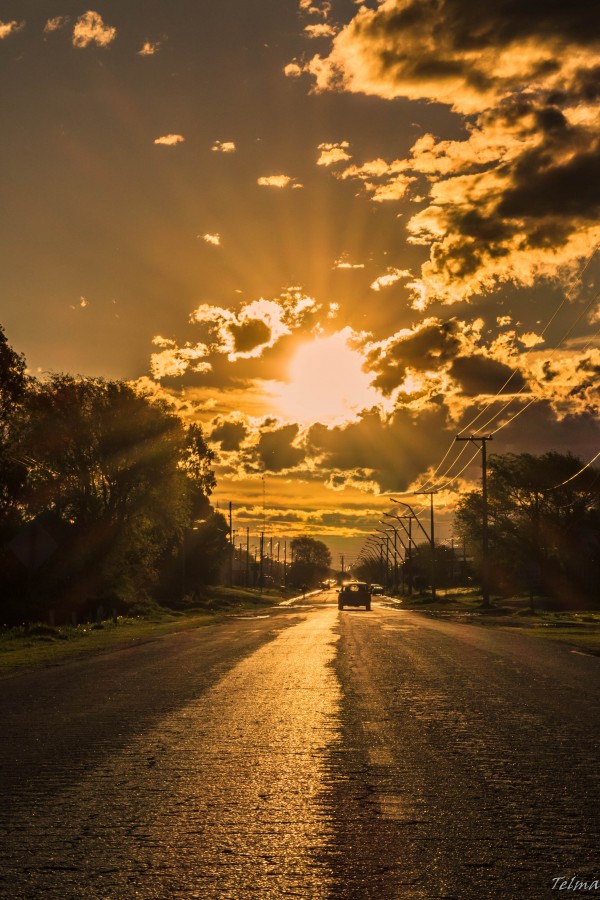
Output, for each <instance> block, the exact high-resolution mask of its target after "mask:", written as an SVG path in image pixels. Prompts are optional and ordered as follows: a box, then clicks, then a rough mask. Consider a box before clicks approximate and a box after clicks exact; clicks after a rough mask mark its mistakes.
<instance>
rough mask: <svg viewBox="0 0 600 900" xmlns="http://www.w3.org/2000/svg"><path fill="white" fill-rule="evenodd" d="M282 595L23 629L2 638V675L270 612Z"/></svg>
mask: <svg viewBox="0 0 600 900" xmlns="http://www.w3.org/2000/svg"><path fill="white" fill-rule="evenodd" d="M281 599H282V596H281V593H280V592H279V591H274V590H265V591H263V593H262V594H261V595H259V594H257V593H256V591H248V590H244V589H243V588H239V589H238V588H222V587H215V588H209V589H207V590H206V592H205V594H204V595H203V597H202V598H201V599H199V600H198V601H196V603H195V604H192V602H191V601H190V602H189V603H188V604H186V609H185V610H184V611H180V610H171V609H165V608H164V607H159V606H156V607H152V608H151V609H149V610H148V611H147V612H146V613H145V614H143V615H135V616H133V615H132V616H119V617H118V618H117V619H116V620H113V619H107V620H104V621H102V622H94V623H86V624H81V625H60V626H52V625H46V624H43V623H36V624H30V625H29V626H25V625H21V626H18V627H16V628H10V629H6V630H5V631H1V632H0V675H2V674H5V673H9V672H12V671H15V670H19V669H23V668H27V667H31V666H42V665H59V664H60V663H63V662H66V661H67V660H69V659H73V658H76V657H78V656H82V655H83V654H87V653H97V652H102V651H107V650H117V649H120V648H123V647H130V646H133V645H135V644H140V643H144V642H146V641H151V640H156V639H158V638H160V637H162V636H164V635H167V634H173V633H174V632H176V631H188V630H190V629H194V628H201V627H203V626H206V625H211V624H213V623H215V622H218V621H222V620H223V619H225V618H227V616H229V615H232V614H235V613H236V612H237V613H239V612H252V611H258V610H260V609H264V608H265V607H267V606H272V605H273V604H276V603H278V602H279V601H280V600H281Z"/></svg>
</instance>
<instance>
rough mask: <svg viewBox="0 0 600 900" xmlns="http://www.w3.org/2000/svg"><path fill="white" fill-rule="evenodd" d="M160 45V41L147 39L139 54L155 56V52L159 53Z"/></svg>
mask: <svg viewBox="0 0 600 900" xmlns="http://www.w3.org/2000/svg"><path fill="white" fill-rule="evenodd" d="M160 46H161V42H160V41H145V43H144V44H143V45H142V47H141V48H140V49H139V50H138V56H154V54H155V53H158V51H159V49H160Z"/></svg>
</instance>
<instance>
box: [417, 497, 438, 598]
mask: <svg viewBox="0 0 600 900" xmlns="http://www.w3.org/2000/svg"><path fill="white" fill-rule="evenodd" d="M416 493H417V494H425V495H427V494H429V500H430V504H431V505H430V510H431V513H430V528H431V599H432V600H436V599H437V597H436V558H435V531H434V520H433V495H434V494H437V491H416Z"/></svg>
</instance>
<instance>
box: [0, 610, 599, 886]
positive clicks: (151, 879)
mask: <svg viewBox="0 0 600 900" xmlns="http://www.w3.org/2000/svg"><path fill="white" fill-rule="evenodd" d="M332 600H333V595H330V596H329V597H328V598H326V601H328V602H323V600H319V601H318V602H315V603H314V604H313V605H312V606H306V607H300V608H284V609H279V610H270V611H267V613H265V614H264V615H263V616H259V617H247V618H244V617H239V618H232V619H229V620H228V621H226V622H225V623H223V624H215V625H212V626H209V627H206V628H202V629H199V630H197V631H194V632H183V633H180V634H176V635H171V636H169V637H165V638H161V639H160V640H157V641H154V642H151V643H146V644H143V645H141V646H138V647H135V648H131V649H126V650H121V651H116V652H112V653H105V654H102V655H99V656H94V657H88V658H86V659H82V660H79V661H75V662H69V663H66V664H63V665H60V666H56V667H49V668H45V669H43V670H41V671H37V672H28V673H21V674H17V675H12V676H9V677H5V678H3V679H1V680H0V722H1V723H2V742H1V743H0V790H1V792H2V807H1V809H0V897H2V898H11V900H13V898H15V900H17V898H36V900H37V898H111V900H112V898H130V897H140V898H170V897H175V898H176V897H199V898H208V900H212V898H215V900H216V898H219V900H222V898H223V900H228V898H236V900H237V898H246V897H257V898H261V900H262V898H268V900H270V898H279V897H301V898H306V900H318V898H331V900H337V898H341V900H344V898H348V900H350V898H381V900H388V898H389V900H393V898H403V900H422V898H423V900H424V898H459V900H463V898H465V900H482V898H498V900H513V898H514V900H517V898H535V900H538V898H546V897H554V896H557V893H556V892H557V891H559V890H560V889H561V885H563V887H562V890H563V891H567V890H573V887H574V886H575V885H576V883H577V882H578V881H581V882H585V881H587V882H588V883H589V882H591V881H592V880H593V879H595V878H597V879H600V859H599V855H600V854H599V852H598V848H599V847H600V814H599V811H598V778H599V773H598V746H599V737H600V715H599V712H600V689H599V686H600V678H599V674H598V673H599V667H600V659H598V658H596V657H592V656H588V655H585V654H582V653H575V652H573V651H571V650H569V649H568V648H565V647H563V646H557V645H555V644H553V643H551V642H545V641H543V640H539V639H535V638H530V637H526V636H523V635H519V634H514V633H510V632H504V631H498V630H495V629H487V628H482V627H476V626H471V625H467V624H462V623H460V622H448V621H439V620H433V619H429V618H426V617H423V616H419V615H418V614H412V613H408V612H403V611H398V610H393V609H388V608H386V607H385V606H384V605H383V604H382V605H374V607H373V610H372V611H371V612H370V613H367V612H366V611H364V610H362V609H358V610H344V611H343V612H341V613H339V612H338V610H337V608H336V606H335V605H333V604H332V602H331V601H332ZM573 878H574V879H575V881H573V880H572V879H573ZM565 882H566V883H567V884H570V885H571V887H570V888H568V889H567V888H565V887H564V883H565ZM599 885H600V882H599ZM580 892H581V889H580V891H579V892H578V893H580ZM591 893H592V895H594V894H595V895H597V896H600V886H599V889H598V891H594V890H592V891H591ZM587 895H589V894H588V893H586V896H587ZM561 896H569V894H568V893H567V894H562V895H561Z"/></svg>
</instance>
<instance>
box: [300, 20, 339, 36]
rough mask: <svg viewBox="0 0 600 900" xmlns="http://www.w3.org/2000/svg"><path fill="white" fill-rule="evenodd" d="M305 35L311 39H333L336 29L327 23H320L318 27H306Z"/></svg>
mask: <svg viewBox="0 0 600 900" xmlns="http://www.w3.org/2000/svg"><path fill="white" fill-rule="evenodd" d="M304 33H305V34H306V35H308V37H309V38H320V37H333V35H334V34H335V33H336V29H335V28H334V27H333V25H329V24H328V23H327V22H319V23H318V24H317V25H306V27H305V28H304Z"/></svg>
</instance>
